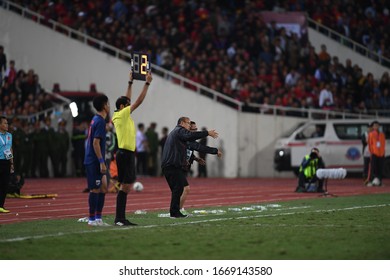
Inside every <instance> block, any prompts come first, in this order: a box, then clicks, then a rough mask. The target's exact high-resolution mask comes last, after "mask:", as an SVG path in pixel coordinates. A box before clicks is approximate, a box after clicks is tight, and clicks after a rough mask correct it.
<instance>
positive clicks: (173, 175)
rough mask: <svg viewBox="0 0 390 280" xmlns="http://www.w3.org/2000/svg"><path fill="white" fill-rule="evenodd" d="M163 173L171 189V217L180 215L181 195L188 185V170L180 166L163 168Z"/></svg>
mask: <svg viewBox="0 0 390 280" xmlns="http://www.w3.org/2000/svg"><path fill="white" fill-rule="evenodd" d="M162 171H163V174H164V176H165V179H166V180H167V182H168V185H169V188H170V189H171V204H170V207H169V213H170V215H171V217H175V216H177V215H180V214H181V213H180V197H181V195H182V194H183V190H184V187H185V186H188V182H187V179H186V172H185V171H184V170H182V169H180V168H173V167H168V168H163V170H162Z"/></svg>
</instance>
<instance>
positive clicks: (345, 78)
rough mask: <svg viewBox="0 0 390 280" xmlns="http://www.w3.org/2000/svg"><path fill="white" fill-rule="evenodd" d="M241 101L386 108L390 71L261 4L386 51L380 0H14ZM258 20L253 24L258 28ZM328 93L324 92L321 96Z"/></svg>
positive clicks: (364, 109)
mask: <svg viewBox="0 0 390 280" xmlns="http://www.w3.org/2000/svg"><path fill="white" fill-rule="evenodd" d="M13 2H17V3H19V4H21V5H24V6H27V7H28V8H29V9H30V10H33V11H36V12H38V13H40V14H42V15H43V16H45V18H47V19H54V20H56V21H58V22H60V23H63V24H65V25H67V26H70V27H72V28H74V29H76V30H79V31H80V32H82V33H84V34H86V35H89V36H92V37H94V38H97V39H98V40H101V41H103V42H105V43H106V44H110V45H113V46H115V47H117V48H119V49H121V50H125V51H130V52H131V51H132V50H137V51H140V50H144V51H149V52H150V53H151V54H152V55H153V62H154V63H156V64H157V65H159V66H162V67H164V68H166V69H168V70H172V71H174V72H175V73H177V74H180V75H182V76H184V77H187V78H188V79H191V80H193V81H195V82H199V83H200V84H202V85H204V86H207V87H209V88H211V89H213V90H216V91H218V92H221V93H223V94H225V95H227V96H230V97H232V98H234V99H236V100H239V101H242V102H245V103H257V104H265V105H267V104H269V105H281V106H288V107H295V108H323V109H333V110H336V111H344V112H361V113H365V112H367V110H378V109H389V108H390V97H389V89H390V82H389V73H388V72H385V73H383V75H382V76H381V77H373V75H372V74H371V73H367V74H365V75H363V69H362V68H361V67H360V66H359V65H356V64H354V63H353V62H352V61H350V60H346V61H344V62H343V61H340V59H339V58H338V57H337V56H333V57H331V56H330V55H329V53H327V51H326V46H323V47H322V48H321V50H318V51H316V50H315V49H314V48H313V47H312V46H311V44H310V42H308V41H306V40H304V39H300V38H299V36H298V35H297V34H295V33H292V34H288V32H287V31H286V30H285V29H284V28H279V29H278V28H276V27H275V26H274V25H267V24H266V23H265V22H263V21H262V20H261V17H260V16H259V13H260V12H261V11H263V10H273V11H306V12H308V14H309V15H310V16H311V17H312V18H313V19H314V20H316V21H318V22H320V23H323V24H325V25H327V26H328V27H330V28H333V29H335V30H338V31H343V32H342V33H343V34H345V35H347V36H349V37H350V38H352V39H354V40H356V41H357V42H359V43H363V44H365V45H367V47H369V48H370V49H372V50H373V51H376V52H381V54H382V55H384V56H388V53H389V50H388V48H389V46H390V44H389V38H388V34H387V33H386V32H384V31H385V30H386V26H388V24H389V21H388V19H389V18H388V9H387V7H386V6H385V2H383V1H329V0H328V1H323V2H321V3H317V2H316V1H298V0H295V1H293V0H288V1H287V0H286V1H266V0H257V1H234V0H230V1H218V0H214V1H182V0H174V1H164V2H162V1H153V0H151V1H142V2H140V1H131V0H124V1H120V0H118V1H116V0H111V1H110V0H100V1H66V0H60V1H55V2H54V1H39V0H35V1H23V0H19V1H13ZM254 30H256V32H253V31H254ZM321 96H322V97H321Z"/></svg>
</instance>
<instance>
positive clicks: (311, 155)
mask: <svg viewBox="0 0 390 280" xmlns="http://www.w3.org/2000/svg"><path fill="white" fill-rule="evenodd" d="M316 158H318V154H317V153H316V152H311V153H310V159H316Z"/></svg>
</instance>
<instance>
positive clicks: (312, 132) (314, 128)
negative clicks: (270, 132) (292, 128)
mask: <svg viewBox="0 0 390 280" xmlns="http://www.w3.org/2000/svg"><path fill="white" fill-rule="evenodd" d="M324 131H325V125H316V124H311V125H309V126H307V127H305V128H304V129H303V130H302V131H301V132H300V133H298V134H297V135H296V137H295V139H297V140H302V139H309V138H315V137H322V136H324Z"/></svg>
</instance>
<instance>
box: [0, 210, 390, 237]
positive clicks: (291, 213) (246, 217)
mask: <svg viewBox="0 0 390 280" xmlns="http://www.w3.org/2000/svg"><path fill="white" fill-rule="evenodd" d="M386 206H390V204H379V205H366V206H354V207H347V208H340V209H328V210H313V211H297V212H287V213H276V214H263V215H250V216H241V217H231V218H218V219H207V220H200V221H191V222H184V223H173V224H166V225H145V226H135V227H115V226H112V229H111V230H128V229H137V228H154V227H166V226H178V225H188V224H200V223H209V222H219V221H229V220H234V219H251V218H261V217H276V216H287V215H295V214H302V213H319V212H330V211H348V210H355V209H365V208H378V207H386ZM293 208H295V207H293ZM303 208H305V207H303ZM278 210H281V209H278ZM254 212H264V211H254ZM197 217H199V216H197ZM257 225H259V224H257ZM107 229H108V228H107V227H104V230H103V229H100V230H99V229H96V230H82V231H77V232H67V233H64V232H58V233H56V234H45V235H35V236H25V237H16V238H9V239H2V240H0V243H8V242H18V241H24V240H28V239H42V238H47V237H58V236H65V235H71V234H84V233H91V232H92V233H95V232H102V231H107Z"/></svg>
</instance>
